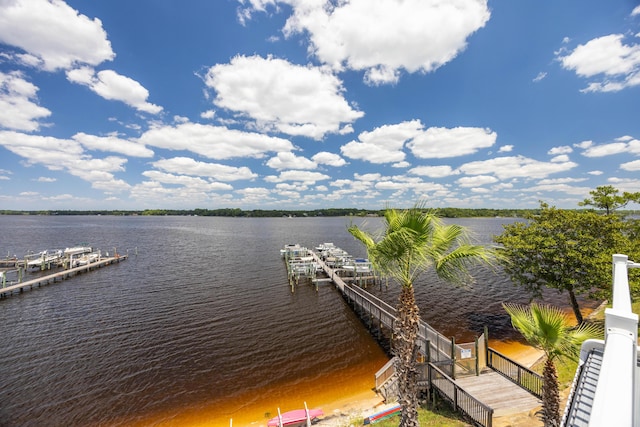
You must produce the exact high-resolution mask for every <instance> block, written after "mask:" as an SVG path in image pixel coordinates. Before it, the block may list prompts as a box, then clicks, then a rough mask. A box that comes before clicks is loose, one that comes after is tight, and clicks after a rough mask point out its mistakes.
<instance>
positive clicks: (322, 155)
mask: <svg viewBox="0 0 640 427" xmlns="http://www.w3.org/2000/svg"><path fill="white" fill-rule="evenodd" d="M311 160H313V161H314V162H316V163H317V164H319V165H328V166H335V167H340V166H344V165H346V164H347V162H346V160H345V159H343V158H342V157H340V156H339V155H338V154H335V153H329V152H327V151H321V152H319V153H316V154H314V155H313V157H311Z"/></svg>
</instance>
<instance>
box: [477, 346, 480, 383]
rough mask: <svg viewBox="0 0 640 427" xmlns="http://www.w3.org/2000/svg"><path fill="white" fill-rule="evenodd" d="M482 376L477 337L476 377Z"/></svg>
mask: <svg viewBox="0 0 640 427" xmlns="http://www.w3.org/2000/svg"><path fill="white" fill-rule="evenodd" d="M478 375H480V357H478V337H477V336H476V377H477V376H478Z"/></svg>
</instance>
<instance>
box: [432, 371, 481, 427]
mask: <svg viewBox="0 0 640 427" xmlns="http://www.w3.org/2000/svg"><path fill="white" fill-rule="evenodd" d="M427 369H428V378H429V380H428V381H429V382H430V383H431V385H432V386H433V387H434V388H435V389H436V390H437V391H438V392H439V393H440V395H441V396H442V397H444V398H445V399H446V400H448V401H449V402H450V403H451V404H452V405H453V410H454V411H460V412H462V413H463V414H465V415H466V416H467V417H469V418H470V419H472V420H473V421H474V422H475V423H477V424H479V425H481V426H484V427H492V425H493V408H491V407H490V406H489V405H486V404H484V403H482V402H480V401H479V400H478V399H476V398H475V397H473V396H472V395H471V394H470V393H469V392H467V391H466V390H465V389H463V388H462V387H460V386H459V385H458V384H456V382H455V381H454V380H453V379H452V378H451V377H450V376H448V375H447V374H446V373H444V372H443V371H442V370H440V369H439V368H438V367H437V366H435V365H434V364H433V363H429V364H428V365H427Z"/></svg>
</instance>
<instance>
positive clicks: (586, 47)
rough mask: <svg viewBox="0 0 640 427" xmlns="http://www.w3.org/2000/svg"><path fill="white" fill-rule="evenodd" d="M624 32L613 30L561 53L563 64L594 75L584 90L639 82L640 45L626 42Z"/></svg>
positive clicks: (617, 87) (610, 89) (584, 74)
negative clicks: (596, 78)
mask: <svg viewBox="0 0 640 427" xmlns="http://www.w3.org/2000/svg"><path fill="white" fill-rule="evenodd" d="M623 39H624V35H623V34H610V35H607V36H603V37H598V38H595V39H592V40H589V41H588V42H587V43H585V44H581V45H578V47H576V48H575V49H574V50H573V51H571V52H570V53H569V54H567V55H564V56H561V55H562V53H560V55H558V60H559V61H560V63H561V64H562V67H563V68H565V69H567V70H572V71H575V73H576V74H577V75H578V76H580V77H585V78H594V77H596V76H598V80H596V81H592V82H590V83H589V84H588V86H587V87H586V88H585V89H583V90H582V91H583V92H617V91H620V90H622V89H625V88H627V87H632V86H637V85H640V45H638V44H624V43H623Z"/></svg>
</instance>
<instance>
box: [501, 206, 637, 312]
mask: <svg viewBox="0 0 640 427" xmlns="http://www.w3.org/2000/svg"><path fill="white" fill-rule="evenodd" d="M526 219H527V221H526V222H515V223H513V224H507V225H505V226H504V231H503V233H502V234H500V235H499V236H495V237H494V241H495V242H496V243H499V244H500V245H501V247H500V248H499V249H498V254H499V255H500V256H499V257H498V259H499V260H500V262H501V264H502V265H503V267H504V270H505V272H506V273H507V274H508V275H509V276H510V277H511V280H513V281H514V282H515V283H516V284H520V285H522V286H524V288H525V289H527V291H529V292H530V293H531V294H532V295H533V297H536V298H540V297H542V289H543V288H545V287H548V288H553V289H557V290H558V291H559V292H567V294H568V296H569V302H570V304H571V307H572V309H573V312H574V314H575V317H576V320H577V321H578V323H582V320H583V319H582V314H581V312H580V305H579V303H578V299H577V296H578V295H581V294H585V295H587V296H588V297H590V298H595V299H602V298H605V297H607V296H608V295H609V293H610V292H611V289H610V286H608V285H609V282H610V277H611V254H614V253H629V252H628V250H627V249H628V248H630V241H629V239H628V235H627V233H626V223H625V221H624V220H623V219H621V218H620V217H618V216H616V215H598V214H597V213H595V212H592V211H586V212H585V211H575V210H563V209H557V208H555V207H549V206H548V205H547V204H545V203H541V209H540V211H539V213H537V214H532V215H528V216H527V217H526Z"/></svg>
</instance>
